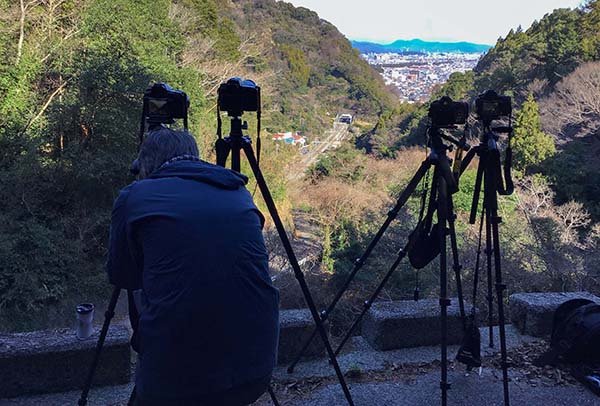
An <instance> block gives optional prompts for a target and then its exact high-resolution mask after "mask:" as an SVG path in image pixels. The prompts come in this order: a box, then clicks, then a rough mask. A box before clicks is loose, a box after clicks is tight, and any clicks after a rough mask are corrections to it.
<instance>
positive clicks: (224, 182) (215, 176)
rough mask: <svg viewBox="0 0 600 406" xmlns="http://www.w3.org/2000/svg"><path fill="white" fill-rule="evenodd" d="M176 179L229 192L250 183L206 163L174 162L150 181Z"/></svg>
mask: <svg viewBox="0 0 600 406" xmlns="http://www.w3.org/2000/svg"><path fill="white" fill-rule="evenodd" d="M174 177H176V178H182V179H190V180H195V181H197V182H202V183H207V184H209V185H212V186H216V187H218V188H221V189H228V190H236V189H238V188H239V187H241V186H244V185H246V183H248V178H247V177H246V176H245V175H242V174H241V173H238V172H235V171H232V170H231V169H227V168H223V167H221V166H217V165H213V164H209V163H208V162H204V161H177V162H173V163H170V164H168V165H165V166H163V167H162V168H160V169H158V170H157V171H155V172H154V173H152V175H150V176H149V177H148V179H160V178H174Z"/></svg>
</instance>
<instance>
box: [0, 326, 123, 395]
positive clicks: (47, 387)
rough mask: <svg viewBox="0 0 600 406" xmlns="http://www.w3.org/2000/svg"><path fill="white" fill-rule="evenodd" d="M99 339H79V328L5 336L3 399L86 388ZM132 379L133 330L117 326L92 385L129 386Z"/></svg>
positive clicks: (0, 343) (0, 376) (0, 362)
mask: <svg viewBox="0 0 600 406" xmlns="http://www.w3.org/2000/svg"><path fill="white" fill-rule="evenodd" d="M98 335H99V331H96V333H95V334H93V335H92V336H91V337H90V338H88V339H86V340H79V339H77V337H76V336H75V330H74V329H56V330H45V331H33V332H28V333H15V334H0V398H5V397H14V396H20V395H24V394H35V393H48V392H63V391H67V390H76V389H80V388H82V386H83V383H84V380H85V378H86V376H87V374H88V371H89V368H90V364H91V362H92V358H93V355H94V353H95V348H96V342H97V341H98ZM130 377H131V352H130V347H129V330H128V329H127V328H126V327H125V326H123V325H118V324H113V325H111V326H110V329H109V332H108V335H107V337H106V341H105V343H104V347H103V349H102V354H101V356H100V362H99V365H98V368H97V369H96V375H95V377H94V382H93V384H94V385H118V384H124V383H127V382H129V380H130Z"/></svg>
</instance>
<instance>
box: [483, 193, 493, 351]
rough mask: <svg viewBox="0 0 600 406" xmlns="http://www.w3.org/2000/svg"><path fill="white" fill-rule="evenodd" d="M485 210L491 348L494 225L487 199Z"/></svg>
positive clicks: (490, 340)
mask: <svg viewBox="0 0 600 406" xmlns="http://www.w3.org/2000/svg"><path fill="white" fill-rule="evenodd" d="M483 200H484V202H483V209H484V210H485V257H486V269H487V272H486V273H487V296H486V300H487V305H488V331H489V346H490V348H493V347H494V304H493V298H494V297H493V293H492V253H493V251H494V250H493V248H492V224H491V219H490V216H491V214H490V209H489V207H488V202H487V198H485V197H484V199H483Z"/></svg>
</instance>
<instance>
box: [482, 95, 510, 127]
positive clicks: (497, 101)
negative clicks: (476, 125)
mask: <svg viewBox="0 0 600 406" xmlns="http://www.w3.org/2000/svg"><path fill="white" fill-rule="evenodd" d="M475 112H476V113H477V117H478V118H479V119H480V120H483V121H486V122H490V121H492V120H498V119H499V118H501V117H508V116H510V115H511V114H512V100H511V98H510V96H502V95H499V94H498V93H496V92H495V91H493V90H488V91H486V92H485V93H483V94H480V95H479V96H478V97H477V99H476V100H475Z"/></svg>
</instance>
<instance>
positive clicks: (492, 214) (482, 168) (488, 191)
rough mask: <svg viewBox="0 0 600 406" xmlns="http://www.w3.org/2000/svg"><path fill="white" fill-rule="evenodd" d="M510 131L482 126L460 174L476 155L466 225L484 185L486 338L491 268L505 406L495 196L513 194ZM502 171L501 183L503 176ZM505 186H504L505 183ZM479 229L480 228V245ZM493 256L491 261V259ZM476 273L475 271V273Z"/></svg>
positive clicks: (505, 365)
mask: <svg viewBox="0 0 600 406" xmlns="http://www.w3.org/2000/svg"><path fill="white" fill-rule="evenodd" d="M499 132H505V133H508V134H509V137H508V140H509V144H508V147H507V149H506V161H505V165H504V168H502V163H501V160H500V150H499V148H498V143H497V141H498V135H497V134H496V133H499ZM511 134H512V128H511V127H510V126H508V127H494V128H492V127H491V120H489V121H485V122H484V131H483V135H482V137H481V140H480V143H479V145H478V146H476V147H474V148H473V149H472V150H471V151H469V153H468V154H467V156H466V157H465V160H464V161H463V163H462V165H461V172H462V171H464V170H465V169H466V168H467V167H468V166H469V164H470V162H471V160H472V159H473V157H474V156H475V155H478V156H479V164H478V166H477V177H476V179H475V189H474V192H473V201H472V203H471V213H470V218H469V223H471V224H475V221H476V217H477V212H478V208H479V200H480V199H479V198H480V194H481V189H482V184H483V207H482V217H483V219H482V221H483V220H485V251H484V252H485V254H486V258H487V279H488V297H487V298H488V318H489V335H490V343H489V345H490V347H493V346H494V343H493V327H492V324H493V313H492V265H493V268H494V271H495V273H494V277H495V278H494V279H495V289H496V297H497V306H498V329H499V333H500V354H501V367H502V383H503V391H504V405H505V406H509V405H510V397H509V390H508V363H507V360H506V330H505V318H504V302H503V298H504V291H505V290H506V285H505V284H504V283H502V269H501V260H500V236H499V229H498V228H499V224H500V223H502V218H501V217H500V216H498V194H501V195H510V194H512V192H513V190H514V185H513V182H512V178H511V173H510V171H511V166H512V149H511V147H510V139H511ZM502 169H504V179H503V176H502ZM505 182H506V183H505ZM481 232H482V227H481V225H480V227H479V233H480V237H479V238H480V241H481ZM492 256H493V258H492ZM476 273H477V270H476Z"/></svg>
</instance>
